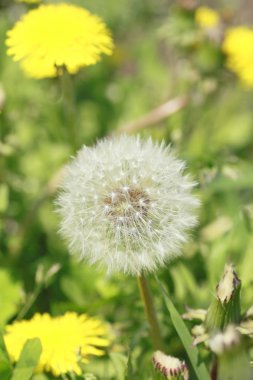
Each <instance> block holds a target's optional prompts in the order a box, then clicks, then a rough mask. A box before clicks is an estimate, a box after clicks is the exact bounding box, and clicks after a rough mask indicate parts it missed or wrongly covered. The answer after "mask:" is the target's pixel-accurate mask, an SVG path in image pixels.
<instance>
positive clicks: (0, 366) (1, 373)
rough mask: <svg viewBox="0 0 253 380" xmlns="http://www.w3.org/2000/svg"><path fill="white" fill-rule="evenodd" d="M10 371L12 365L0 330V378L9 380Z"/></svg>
mask: <svg viewBox="0 0 253 380" xmlns="http://www.w3.org/2000/svg"><path fill="white" fill-rule="evenodd" d="M11 373H12V365H11V362H10V358H9V355H8V353H7V350H6V347H5V343H4V339H3V335H2V332H1V331H0V379H1V380H9V379H10V377H11Z"/></svg>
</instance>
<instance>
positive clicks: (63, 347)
mask: <svg viewBox="0 0 253 380" xmlns="http://www.w3.org/2000/svg"><path fill="white" fill-rule="evenodd" d="M106 332H107V329H106V326H105V325H104V323H102V322H101V321H99V320H98V319H95V318H91V317H88V316H87V315H85V314H83V315H78V314H76V313H74V312H68V313H66V314H65V315H63V316H60V317H51V316H50V315H49V314H35V316H34V317H33V318H32V319H31V320H28V321H25V320H23V321H18V322H14V323H13V324H11V325H8V326H6V334H5V335H4V340H5V344H6V347H7V351H8V353H9V355H10V357H11V359H12V361H13V362H17V360H18V358H19V355H20V353H21V350H22V348H23V346H24V344H25V342H26V341H27V340H28V339H32V338H36V337H37V338H39V339H40V341H41V344H42V354H41V357H40V360H39V363H38V367H37V371H38V372H44V371H45V372H51V373H52V374H53V375H54V376H60V375H63V374H65V373H67V372H74V373H75V374H77V375H81V373H82V371H81V368H80V366H79V363H87V362H88V361H89V356H90V355H95V356H101V355H103V354H104V348H105V347H107V346H108V345H109V340H108V338H107V337H106Z"/></svg>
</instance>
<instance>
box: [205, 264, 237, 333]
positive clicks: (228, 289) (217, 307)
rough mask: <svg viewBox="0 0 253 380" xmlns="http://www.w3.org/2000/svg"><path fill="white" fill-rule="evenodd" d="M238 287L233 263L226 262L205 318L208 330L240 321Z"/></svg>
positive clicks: (221, 328) (218, 328)
mask: <svg viewBox="0 0 253 380" xmlns="http://www.w3.org/2000/svg"><path fill="white" fill-rule="evenodd" d="M240 288H241V281H240V280H239V278H238V277H237V274H236V272H235V270H234V267H233V265H231V264H227V265H226V266H225V269H224V273H223V276H222V278H221V280H220V282H219V283H218V285H217V287H216V297H215V299H214V300H213V302H212V303H211V305H210V307H209V309H208V311H207V315H206V320H205V328H206V330H207V331H208V332H211V331H215V330H223V329H224V328H225V327H226V326H227V325H228V324H229V323H235V324H238V323H239V322H240Z"/></svg>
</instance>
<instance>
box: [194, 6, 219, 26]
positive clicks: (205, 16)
mask: <svg viewBox="0 0 253 380" xmlns="http://www.w3.org/2000/svg"><path fill="white" fill-rule="evenodd" d="M195 21H196V23H197V24H198V25H199V26H200V27H202V28H215V27H216V26H217V25H218V24H219V22H220V15H219V13H218V12H216V11H215V10H214V9H212V8H209V7H199V8H198V9H197V10H196V12H195Z"/></svg>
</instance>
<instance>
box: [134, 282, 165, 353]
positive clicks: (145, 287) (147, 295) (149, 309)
mask: <svg viewBox="0 0 253 380" xmlns="http://www.w3.org/2000/svg"><path fill="white" fill-rule="evenodd" d="M137 281H138V285H139V290H140V294H141V298H142V301H143V303H144V309H145V313H146V316H147V319H148V322H149V325H150V336H151V339H152V341H153V344H154V348H155V349H156V350H163V351H164V344H163V339H162V335H161V331H160V327H159V324H158V319H157V315H156V312H155V307H154V301H153V297H152V294H151V291H150V287H149V284H148V281H147V279H146V277H144V276H143V275H142V276H140V277H137Z"/></svg>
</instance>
